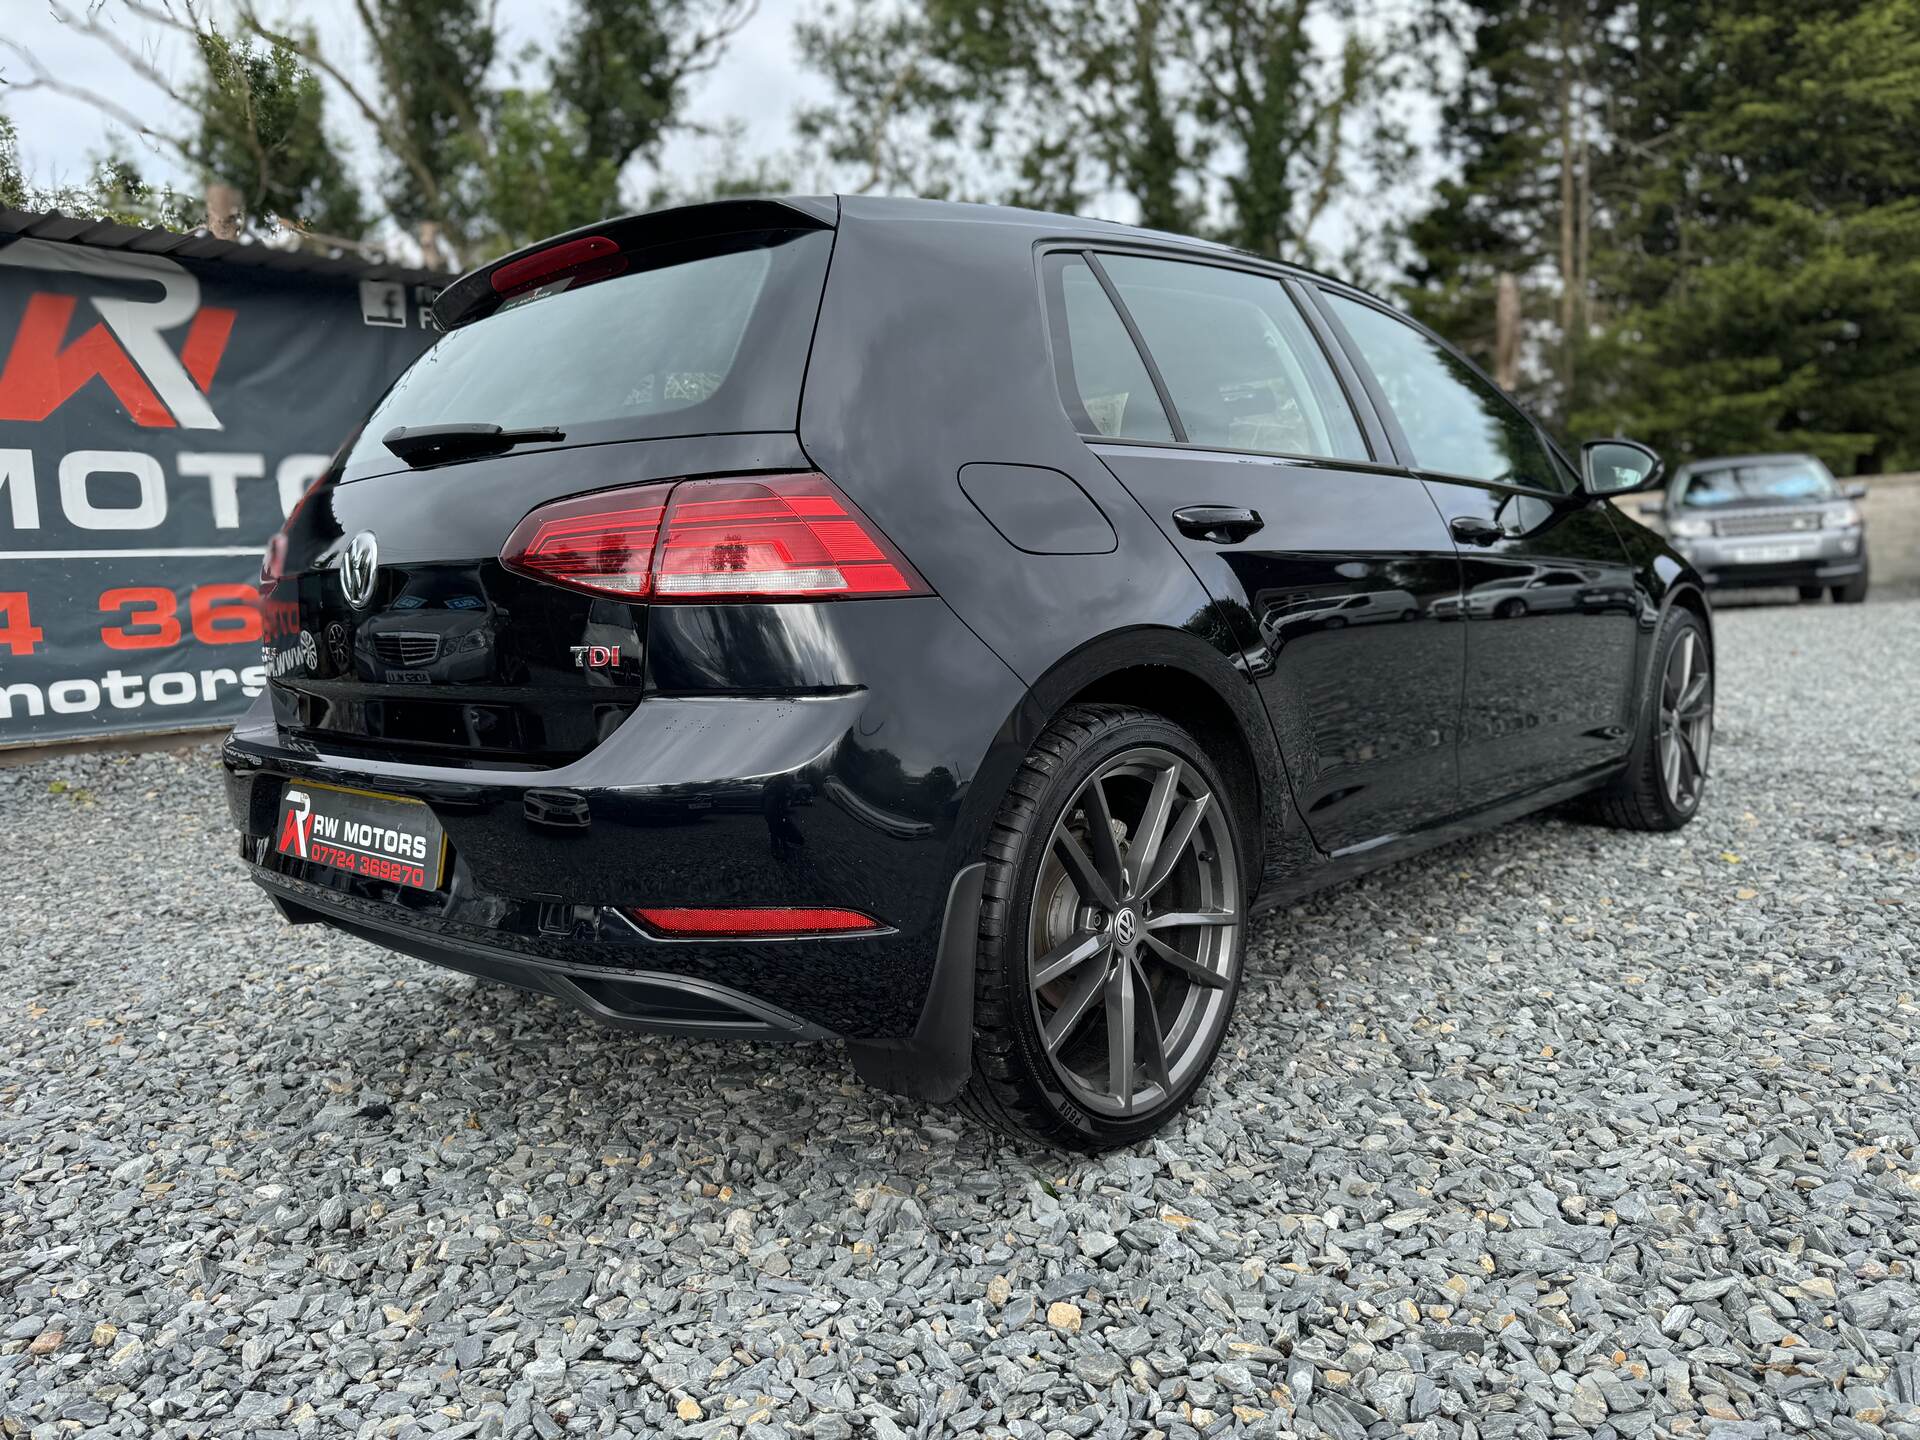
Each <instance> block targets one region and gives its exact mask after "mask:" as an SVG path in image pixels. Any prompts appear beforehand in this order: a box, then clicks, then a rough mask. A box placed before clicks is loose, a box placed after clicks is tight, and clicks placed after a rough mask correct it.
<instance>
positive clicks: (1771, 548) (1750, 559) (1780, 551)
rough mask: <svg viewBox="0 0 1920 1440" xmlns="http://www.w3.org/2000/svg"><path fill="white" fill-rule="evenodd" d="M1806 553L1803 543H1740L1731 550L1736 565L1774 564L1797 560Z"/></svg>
mask: <svg viewBox="0 0 1920 1440" xmlns="http://www.w3.org/2000/svg"><path fill="white" fill-rule="evenodd" d="M1806 553H1807V547H1806V546H1804V545H1741V546H1738V547H1737V548H1736V549H1735V550H1734V552H1733V563H1734V564H1736V565H1774V564H1778V563H1779V562H1780V561H1782V560H1798V559H1799V558H1800V557H1801V556H1803V555H1805V554H1806Z"/></svg>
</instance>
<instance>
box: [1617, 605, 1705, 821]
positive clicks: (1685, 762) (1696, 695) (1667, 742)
mask: <svg viewBox="0 0 1920 1440" xmlns="http://www.w3.org/2000/svg"><path fill="white" fill-rule="evenodd" d="M1657 644H1658V647H1659V648H1658V651H1657V659H1656V664H1657V666H1658V668H1657V669H1656V670H1655V671H1654V672H1653V677H1652V683H1651V684H1650V685H1649V686H1648V687H1647V692H1648V693H1647V694H1646V695H1645V696H1643V697H1642V699H1641V719H1640V724H1639V726H1638V728H1637V731H1636V734H1635V737H1634V744H1633V749H1632V750H1631V751H1630V752H1629V753H1628V757H1627V764H1626V768H1625V769H1623V770H1622V771H1621V772H1620V774H1619V776H1618V777H1617V778H1615V780H1614V781H1613V782H1612V783H1611V784H1610V785H1609V786H1608V787H1607V788H1606V789H1604V790H1602V791H1600V792H1599V793H1598V794H1597V795H1596V796H1595V797H1594V799H1593V809H1594V812H1595V814H1596V815H1597V817H1598V818H1599V819H1600V820H1602V821H1604V822H1605V823H1606V824H1609V825H1616V826H1619V827H1620V828H1621V829H1623V830H1678V829H1679V828H1680V827H1681V826H1682V825H1685V824H1686V823H1687V822H1688V821H1689V820H1691V819H1692V818H1693V817H1694V814H1695V812H1697V811H1698V810H1699V808H1700V801H1701V798H1702V796H1703V795H1704V794H1705V792H1706V784H1707V765H1708V760H1709V751H1710V749H1711V748H1712V744H1713V651H1712V648H1711V646H1710V644H1709V643H1708V640H1707V630H1706V626H1704V625H1703V624H1701V622H1700V618H1699V617H1698V616H1697V615H1695V614H1694V613H1693V612H1692V611H1690V610H1683V609H1679V608H1677V607H1676V608H1675V609H1673V610H1670V611H1668V612H1667V617H1666V619H1665V620H1663V621H1662V622H1661V625H1660V633H1659V638H1658V641H1657Z"/></svg>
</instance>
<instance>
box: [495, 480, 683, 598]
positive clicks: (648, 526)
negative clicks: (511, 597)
mask: <svg viewBox="0 0 1920 1440" xmlns="http://www.w3.org/2000/svg"><path fill="white" fill-rule="evenodd" d="M666 500H667V487H666V486H664V485H642V486H639V487H637V488H635V489H631V490H607V491H603V492H601V493H600V494H598V495H583V496H581V497H580V498H579V499H577V500H562V501H560V502H558V503H557V504H553V505H543V506H542V507H541V508H540V509H538V510H536V511H534V512H533V513H532V514H531V515H529V516H527V518H526V519H524V520H522V521H521V522H520V523H519V524H518V525H517V526H515V527H514V531H513V534H511V535H509V536H508V537H507V547H506V549H504V550H502V551H501V552H500V559H501V562H502V563H503V564H505V565H506V566H507V567H508V568H509V569H512V570H519V571H522V572H524V573H526V574H529V575H533V576H537V577H538V578H540V579H542V580H553V581H557V582H558V583H560V584H562V585H571V586H573V588H574V589H576V590H591V591H593V592H594V593H596V594H600V595H618V596H621V597H622V598H623V599H628V600H637V599H639V598H641V597H642V596H644V595H646V594H647V592H648V591H649V590H650V589H651V588H652V585H653V547H654V542H655V540H656V539H657V538H658V537H659V533H660V516H661V514H662V512H663V511H664V510H665V508H666Z"/></svg>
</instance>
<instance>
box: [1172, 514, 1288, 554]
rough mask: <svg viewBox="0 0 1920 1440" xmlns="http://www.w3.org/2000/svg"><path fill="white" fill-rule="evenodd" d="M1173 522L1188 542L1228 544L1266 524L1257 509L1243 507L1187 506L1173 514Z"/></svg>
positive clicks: (1244, 537) (1242, 538)
mask: <svg viewBox="0 0 1920 1440" xmlns="http://www.w3.org/2000/svg"><path fill="white" fill-rule="evenodd" d="M1173 523H1174V524H1175V525H1177V526H1179V527H1180V533H1181V534H1182V535H1185V536H1188V537H1190V538H1191V539H1194V540H1211V541H1212V542H1213V543H1214V544H1216V545H1231V544H1233V543H1234V542H1235V541H1236V540H1244V539H1246V538H1247V537H1248V536H1249V535H1252V534H1254V533H1255V532H1256V531H1258V530H1259V529H1260V527H1261V526H1262V525H1264V524H1265V523H1266V522H1265V521H1263V520H1262V519H1261V518H1260V512H1259V511H1258V510H1249V509H1247V508H1246V507H1245V506H1242V505H1189V506H1187V507H1186V508H1185V509H1184V510H1176V511H1174V512H1173Z"/></svg>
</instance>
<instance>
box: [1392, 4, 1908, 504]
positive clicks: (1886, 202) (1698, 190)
mask: <svg viewBox="0 0 1920 1440" xmlns="http://www.w3.org/2000/svg"><path fill="white" fill-rule="evenodd" d="M1436 13H1437V16H1438V21H1439V22H1442V23H1451V24H1458V25H1459V26H1460V27H1461V28H1460V34H1461V36H1462V39H1463V42H1464V46H1465V51H1464V53H1465V58H1466V62H1467V63H1466V65H1465V67H1464V69H1463V71H1462V72H1461V75H1460V78H1459V80H1458V83H1457V84H1455V85H1454V86H1452V87H1451V88H1450V89H1449V91H1448V93H1447V95H1446V98H1445V104H1444V107H1443V111H1442V125H1443V131H1442V145H1443V150H1444V152H1445V154H1446V156H1447V158H1448V159H1449V160H1450V161H1451V162H1452V163H1453V164H1454V165H1455V166H1456V167H1457V173H1456V174H1454V175H1453V176H1450V177H1449V178H1448V179H1446V180H1444V181H1443V182H1441V184H1440V185H1438V186H1437V187H1436V189H1435V199H1434V203H1433V205H1432V206H1431V207H1430V208H1429V209H1428V210H1427V211H1426V212H1425V213H1424V214H1422V215H1421V216H1420V217H1419V218H1418V219H1417V220H1416V221H1415V222H1414V223H1413V224H1412V225H1411V226H1410V227H1409V229H1408V232H1407V238H1408V240H1409V241H1410V242H1411V246H1412V249H1413V251H1414V259H1413V261H1412V263H1411V264H1410V266H1409V269H1408V278H1409V284H1408V286H1407V288H1406V291H1405V294H1406V297H1407V299H1408V300H1409V303H1410V304H1411V305H1412V307H1413V308H1414V310H1415V311H1416V312H1417V313H1419V314H1420V315H1421V316H1422V318H1424V319H1426V320H1428V321H1429V322H1430V323H1432V324H1434V325H1435V326H1436V328H1438V329H1440V330H1442V331H1443V332H1445V333H1447V334H1448V335H1450V336H1452V337H1454V338H1455V339H1457V340H1460V341H1462V342H1463V343H1464V344H1465V345H1466V346H1467V348H1468V349H1469V350H1471V351H1474V352H1476V353H1477V354H1478V355H1479V356H1480V358H1482V359H1483V360H1486V359H1488V358H1490V355H1491V350H1492V343H1493V323H1492V322H1493V315H1494V302H1493V289H1494V285H1495V282H1496V280H1497V278H1498V276H1499V275H1500V274H1501V273H1502V272H1505V273H1508V274H1512V275H1514V276H1516V277H1517V278H1518V279H1519V282H1520V285H1521V293H1522V304H1523V313H1524V315H1525V320H1526V330H1525V333H1526V338H1527V341H1528V346H1529V353H1530V354H1531V355H1532V357H1533V363H1532V365H1531V366H1530V368H1529V370H1528V372H1527V373H1525V374H1524V375H1523V376H1522V378H1521V384H1520V386H1519V387H1518V388H1519V389H1520V391H1521V392H1522V395H1523V397H1524V398H1528V399H1530V400H1533V401H1534V402H1536V404H1538V405H1539V406H1540V407H1541V408H1542V409H1543V410H1544V411H1545V412H1546V414H1547V418H1548V419H1549V420H1550V421H1551V422H1553V423H1555V424H1556V426H1557V427H1558V428H1562V429H1563V430H1564V431H1565V432H1567V433H1568V434H1569V435H1570V436H1571V437H1573V438H1578V437H1581V436H1585V435H1592V434H1604V433H1627V434H1633V435H1635V436H1637V437H1639V438H1641V439H1644V440H1646V441H1648V442H1649V443H1651V444H1654V445H1656V446H1658V447H1660V448H1662V449H1663V450H1665V451H1667V452H1668V453H1669V454H1670V455H1671V456H1672V457H1673V458H1674V459H1676V460H1678V459H1683V458H1685V457H1687V456H1690V455H1703V454H1711V453H1715V452H1720V453H1725V452H1728V451H1744V450H1768V449H1781V448H1793V449H1808V450H1813V451H1815V452H1817V453H1818V454H1820V455H1821V456H1822V457H1823V458H1825V459H1826V460H1827V461H1828V462H1829V463H1830V464H1832V465H1833V466H1834V467H1835V468H1837V469H1841V470H1850V469H1852V468H1853V467H1854V466H1856V465H1863V466H1865V467H1867V468H1870V469H1871V468H1881V467H1884V466H1887V465H1891V464H1899V463H1914V462H1916V461H1920V407H1916V406H1915V405H1914V404H1913V403H1912V399H1911V397H1912V396H1914V395H1916V394H1920V224H1916V220H1917V218H1920V153H1917V152H1916V148H1915V146H1914V143H1913V137H1914V135H1915V134H1916V133H1920V7H1916V6H1915V5H1914V4H1912V3H1911V0H1864V3H1862V0H1746V3H1743V4H1741V5H1738V6H1734V5H1727V4H1717V3H1710V0H1632V3H1628V0H1619V3H1615V0H1471V3H1454V0H1448V3H1447V4H1446V5H1445V6H1444V7H1440V8H1437V12H1436ZM1563 108H1564V109H1566V110H1570V111H1571V113H1572V116H1573V120H1574V123H1573V124H1572V125H1571V126H1566V125H1562V124H1561V123H1560V116H1561V115H1562V113H1563ZM1583 131H1584V133H1583ZM1568 161H1570V162H1571V164H1568V163H1566V162H1568ZM1563 181H1565V182H1567V183H1568V184H1569V185H1570V186H1571V189H1570V190H1569V189H1565V188H1563V184H1562V182H1563ZM1569 196H1570V198H1569ZM1563 222H1565V223H1564V224H1563Z"/></svg>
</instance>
